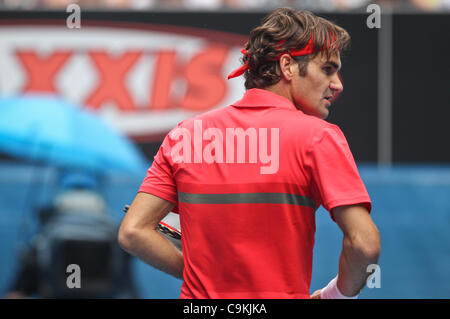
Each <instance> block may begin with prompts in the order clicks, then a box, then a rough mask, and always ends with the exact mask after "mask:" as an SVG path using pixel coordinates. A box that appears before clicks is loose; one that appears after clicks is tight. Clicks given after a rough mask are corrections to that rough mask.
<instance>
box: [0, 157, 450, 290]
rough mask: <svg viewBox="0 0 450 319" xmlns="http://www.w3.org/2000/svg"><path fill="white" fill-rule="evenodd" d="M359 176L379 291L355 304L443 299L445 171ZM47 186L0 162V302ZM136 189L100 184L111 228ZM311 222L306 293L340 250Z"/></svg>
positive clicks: (161, 283) (128, 183) (45, 173)
mask: <svg viewBox="0 0 450 319" xmlns="http://www.w3.org/2000/svg"><path fill="white" fill-rule="evenodd" d="M359 169H360V173H361V177H362V179H363V180H364V182H365V184H366V186H367V189H368V191H369V194H370V195H371V198H372V201H373V211H372V217H373V219H374V221H375V223H376V224H377V226H378V228H379V230H380V233H381V239H382V253H381V258H380V261H379V265H380V269H381V288H372V289H368V288H365V290H364V291H363V293H362V295H361V298H450V272H449V269H450V166H396V167H394V168H381V169H380V168H377V167H376V166H371V165H359ZM142 178H143V176H142ZM54 182H55V181H54V172H53V171H52V170H51V169H48V168H42V167H37V166H34V167H31V166H26V165H19V164H11V163H0V294H1V295H3V294H4V293H5V292H6V290H7V286H8V284H9V282H10V281H11V279H12V276H13V274H14V272H15V271H16V267H17V253H18V250H17V249H18V247H20V245H19V243H21V242H22V243H23V242H24V241H25V240H26V238H27V237H28V236H29V235H30V234H31V233H32V232H33V230H34V229H35V226H36V225H35V218H34V217H33V213H32V211H31V210H30V207H31V205H32V204H33V203H34V204H39V203H40V202H46V201H47V200H48V199H49V198H50V197H51V195H52V194H53V193H54V192H55V188H54V184H55V183H54ZM140 182H141V177H136V178H130V177H125V176H113V177H111V178H110V179H109V180H108V181H107V182H106V183H105V186H104V188H103V190H104V196H105V197H106V200H107V202H108V206H109V211H110V214H111V215H112V216H113V218H114V219H116V220H117V222H120V220H121V219H122V217H123V213H122V207H123V205H124V204H126V203H130V202H131V201H132V200H133V198H134V196H135V194H136V190H137V188H138V186H139V184H140ZM23 221H26V222H25V223H24V222H23ZM316 221H317V231H316V246H315V250H314V265H313V278H312V284H311V292H313V291H314V290H315V289H319V288H322V287H323V286H324V285H326V284H327V283H328V281H329V280H330V279H331V278H332V277H334V276H335V275H336V272H337V269H338V260H339V254H340V251H341V243H342V234H341V232H340V230H339V228H338V227H337V225H336V224H335V223H334V222H333V221H332V220H331V218H330V217H329V214H328V212H327V211H325V210H324V209H323V208H320V209H319V210H318V211H317V218H316ZM133 275H134V279H135V281H136V284H137V286H138V288H139V290H140V293H141V296H142V298H178V296H179V292H180V287H181V281H179V280H177V279H174V278H172V277H170V276H168V275H166V274H163V273H161V272H159V271H157V270H155V269H153V268H151V267H149V266H147V265H145V264H144V263H142V262H140V261H138V260H134V262H133Z"/></svg>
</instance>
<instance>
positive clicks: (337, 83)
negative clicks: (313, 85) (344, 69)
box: [330, 73, 344, 93]
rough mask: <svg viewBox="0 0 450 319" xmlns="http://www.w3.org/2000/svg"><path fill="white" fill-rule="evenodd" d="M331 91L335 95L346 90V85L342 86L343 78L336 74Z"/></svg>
mask: <svg viewBox="0 0 450 319" xmlns="http://www.w3.org/2000/svg"><path fill="white" fill-rule="evenodd" d="M330 89H331V90H333V92H335V93H341V92H342V91H343V90H344V85H343V84H342V80H341V76H340V74H339V73H336V74H335V75H334V76H333V78H332V79H331V82H330Z"/></svg>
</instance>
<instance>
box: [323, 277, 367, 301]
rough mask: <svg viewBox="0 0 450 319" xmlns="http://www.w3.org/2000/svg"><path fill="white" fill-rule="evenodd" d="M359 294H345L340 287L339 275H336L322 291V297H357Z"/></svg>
mask: <svg viewBox="0 0 450 319" xmlns="http://www.w3.org/2000/svg"><path fill="white" fill-rule="evenodd" d="M358 296H359V294H357V295H356V296H353V297H347V296H344V295H343V294H342V293H341V292H340V291H339V289H338V286H337V276H336V277H334V278H333V279H332V280H331V281H330V282H329V283H328V285H327V286H326V287H325V288H323V289H322V290H321V291H320V298H321V299H357V298H358Z"/></svg>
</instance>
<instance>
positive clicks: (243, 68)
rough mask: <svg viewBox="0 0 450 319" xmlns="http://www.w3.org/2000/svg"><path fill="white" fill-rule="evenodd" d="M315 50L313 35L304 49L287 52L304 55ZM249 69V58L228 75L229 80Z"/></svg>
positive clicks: (244, 51)
mask: <svg viewBox="0 0 450 319" xmlns="http://www.w3.org/2000/svg"><path fill="white" fill-rule="evenodd" d="M283 42H285V41H284V40H282V41H280V42H278V43H277V45H278V46H279V45H280V44H282V43H283ZM313 51H314V50H313V38H312V36H311V38H310V39H309V41H308V43H307V44H306V45H305V46H304V47H303V48H302V49H297V50H288V51H287V53H289V54H290V55H291V56H302V55H308V54H311V53H313ZM241 52H242V54H244V55H249V53H248V52H247V50H245V49H242V50H241ZM285 53H286V52H281V53H280V54H278V55H277V56H276V57H275V59H273V60H272V61H278V60H279V59H280V58H281V56H282V55H283V54H285ZM248 69H249V65H248V59H247V61H245V64H243V65H241V66H240V67H239V68H237V69H236V70H234V71H233V72H231V73H230V75H229V76H228V80H229V79H232V78H235V77H238V76H241V75H242V74H244V72H245V71H247V70H248Z"/></svg>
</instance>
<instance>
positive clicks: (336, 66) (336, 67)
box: [326, 61, 341, 71]
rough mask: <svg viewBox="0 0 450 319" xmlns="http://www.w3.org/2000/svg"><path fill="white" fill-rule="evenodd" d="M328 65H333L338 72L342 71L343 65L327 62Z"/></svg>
mask: <svg viewBox="0 0 450 319" xmlns="http://www.w3.org/2000/svg"><path fill="white" fill-rule="evenodd" d="M326 64H330V65H332V66H333V67H334V68H335V69H336V71H339V70H340V69H341V64H338V63H337V62H334V61H327V62H326Z"/></svg>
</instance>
